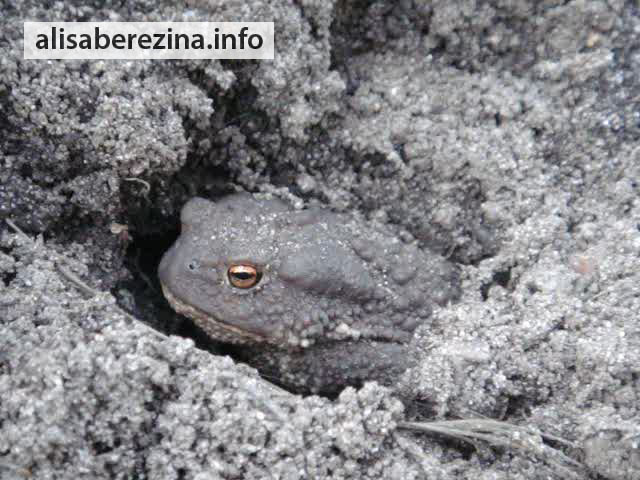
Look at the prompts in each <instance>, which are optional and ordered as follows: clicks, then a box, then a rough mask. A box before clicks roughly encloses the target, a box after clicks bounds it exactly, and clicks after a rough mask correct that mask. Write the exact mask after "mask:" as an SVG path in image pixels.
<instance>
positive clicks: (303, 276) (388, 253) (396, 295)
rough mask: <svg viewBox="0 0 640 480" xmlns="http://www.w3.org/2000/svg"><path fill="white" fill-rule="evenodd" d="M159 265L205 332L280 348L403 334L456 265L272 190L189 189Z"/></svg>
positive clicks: (167, 288)
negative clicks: (203, 192) (218, 197)
mask: <svg viewBox="0 0 640 480" xmlns="http://www.w3.org/2000/svg"><path fill="white" fill-rule="evenodd" d="M181 220H182V233H181V235H180V237H179V238H178V240H177V241H176V242H175V244H174V245H173V246H172V247H171V249H170V250H169V251H168V252H167V253H166V254H165V256H164V257H163V259H162V262H161V264H160V268H159V276H160V281H161V283H162V287H163V290H164V293H165V296H166V297H167V299H168V300H169V302H170V303H171V304H172V306H173V307H174V309H175V310H177V311H178V312H179V313H182V314H184V315H186V316H188V317H190V318H192V319H193V320H194V321H195V322H196V323H197V324H198V325H199V326H200V327H201V328H202V329H203V330H205V331H206V332H207V333H208V334H209V335H210V336H211V337H212V338H215V339H217V340H221V341H225V342H230V343H236V344H265V345H271V346H277V347H282V348H285V349H288V350H298V349H299V347H301V348H303V349H306V348H307V347H310V346H312V345H314V344H315V345H318V344H323V345H327V344H330V343H339V342H345V343H344V345H346V344H350V345H353V344H355V343H358V342H367V341H370V342H376V343H380V342H383V343H397V344H402V343H405V342H407V341H408V340H409V339H410V338H411V336H412V334H413V332H414V330H415V328H416V327H417V326H418V325H420V324H421V323H422V322H423V321H425V320H426V319H427V318H428V317H429V316H430V314H431V309H432V306H433V305H434V304H444V303H446V302H448V301H450V300H452V299H454V298H455V297H456V296H457V295H458V290H459V281H458V276H457V271H456V268H455V267H454V266H453V265H452V264H450V263H449V262H447V261H445V260H444V259H442V258H441V257H439V256H437V255H435V254H431V253H428V252H425V251H422V250H420V249H419V248H417V247H416V246H415V245H413V244H405V243H403V242H402V241H400V240H399V239H398V238H396V237H395V236H393V235H391V234H390V233H389V232H387V231H386V230H385V229H383V227H381V226H377V227H372V226H371V225H369V224H368V223H366V222H364V221H363V220H362V219H360V218H358V217H356V216H351V215H343V214H337V213H333V212H331V211H327V210H321V209H309V210H301V211H295V210H292V209H291V208H290V207H289V206H288V205H287V204H285V203H284V202H282V201H280V200H277V199H270V198H269V199H267V198H259V197H254V196H252V195H249V194H236V195H231V196H229V197H226V198H225V199H223V200H222V201H218V202H216V203H213V202H210V201H208V200H204V199H202V198H194V199H192V200H190V201H189V202H188V203H187V204H186V205H185V206H184V208H183V210H182V214H181Z"/></svg>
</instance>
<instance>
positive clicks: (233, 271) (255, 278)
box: [227, 265, 262, 288]
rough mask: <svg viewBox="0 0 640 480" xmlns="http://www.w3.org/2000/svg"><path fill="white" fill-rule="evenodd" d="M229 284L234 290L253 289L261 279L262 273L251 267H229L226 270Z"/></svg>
mask: <svg viewBox="0 0 640 480" xmlns="http://www.w3.org/2000/svg"><path fill="white" fill-rule="evenodd" d="M227 276H228V277H229V282H230V283H231V285H233V286H234V287H236V288H251V287H255V286H256V285H257V284H258V282H259V281H260V279H261V278H262V272H261V271H259V270H258V269H257V268H256V267H254V266H253V265H231V266H230V267H229V270H227Z"/></svg>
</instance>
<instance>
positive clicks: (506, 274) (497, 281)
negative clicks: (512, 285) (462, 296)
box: [480, 268, 511, 300]
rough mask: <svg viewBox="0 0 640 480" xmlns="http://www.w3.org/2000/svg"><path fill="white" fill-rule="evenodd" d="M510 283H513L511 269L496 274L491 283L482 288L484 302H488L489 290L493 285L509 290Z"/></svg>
mask: <svg viewBox="0 0 640 480" xmlns="http://www.w3.org/2000/svg"><path fill="white" fill-rule="evenodd" d="M509 282H511V268H507V269H506V270H500V271H498V272H495V273H494V274H493V276H492V277H491V281H490V282H488V283H485V284H484V285H482V287H480V293H481V294H482V300H487V299H488V298H489V289H490V288H491V287H492V286H493V285H500V286H501V287H503V288H509Z"/></svg>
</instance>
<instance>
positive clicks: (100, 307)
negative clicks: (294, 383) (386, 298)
mask: <svg viewBox="0 0 640 480" xmlns="http://www.w3.org/2000/svg"><path fill="white" fill-rule="evenodd" d="M106 3H107V5H106V6H104V7H103V8H101V9H95V8H94V7H88V6H82V7H73V6H69V5H67V3H63V2H58V3H54V4H51V5H49V6H45V5H42V2H29V1H22V2H20V1H18V2H2V3H1V4H0V17H2V23H1V24H0V155H1V159H2V169H1V170H0V219H2V222H1V224H0V278H1V279H2V282H3V283H2V290H1V291H0V478H2V479H5V478H6V479H14V478H15V479H20V478H34V479H54V478H74V479H84V478H86V479H89V478H122V479H129V478H136V479H144V478H149V479H156V478H157V479H197V480H205V479H218V478H220V479H240V478H246V479H258V478H279V479H297V478H350V479H351V478H353V479H355V478H370V479H373V478H408V479H422V478H425V479H448V478H465V479H474V480H489V479H503V478H504V479H507V478H508V479H543V478H544V479H548V478H552V479H556V478H558V479H567V478H592V479H607V480H614V479H615V480H618V479H638V478H640V318H639V314H638V312H640V273H639V272H640V268H639V266H640V200H639V195H638V191H639V182H640V142H639V140H640V110H638V108H639V105H640V56H639V54H638V52H639V51H640V33H639V32H640V12H639V10H638V7H637V5H636V3H635V2H623V1H619V0H608V1H596V0H592V1H586V0H585V1H578V0H576V1H570V2H563V1H554V0H545V1H524V0H488V1H478V2H475V1H466V0H465V1H459V2H447V1H439V0H438V1H433V2H419V1H415V2H414V1H399V2H356V1H342V2H332V1H317V0H301V1H297V2H284V1H278V2H269V1H264V2H261V1H260V0H257V1H250V2H222V1H220V2H218V1H213V0H212V1H210V2H195V1H193V2H187V4H188V6H182V5H176V2H173V1H171V2H162V3H161V2H152V1H137V2H126V5H123V3H125V2H106ZM186 18H188V19H190V20H216V21H222V20H246V21H251V20H254V21H259V20H274V21H275V22H276V51H277V60H276V61H273V62H239V61H238V62H223V63H220V62H178V61H171V62H122V61H111V62H107V61H104V62H83V61H68V62H62V61H52V62H43V61H24V60H22V58H21V57H22V21H24V20H47V21H55V20H59V21H72V20H84V21H87V20H105V19H110V20H121V21H140V20H183V19H186ZM145 182H146V183H145ZM234 188H238V189H239V188H242V189H248V190H251V191H262V192H272V193H274V194H276V195H279V196H280V197H282V198H284V199H287V200H289V201H292V202H293V203H294V204H296V205H302V204H303V203H304V202H306V203H309V204H312V203H320V204H324V205H327V206H330V207H332V208H334V209H336V210H339V211H359V212H362V213H363V214H364V215H366V216H367V217H370V218H376V219H378V220H379V221H383V222H387V223H388V224H389V225H390V228H392V229H393V230H394V231H395V232H396V233H397V234H399V235H401V236H403V237H405V238H415V239H418V240H419V241H420V243H421V245H422V246H423V247H425V248H427V247H428V248H432V249H435V250H437V251H439V252H440V253H442V254H444V255H447V256H449V257H450V258H451V259H452V260H453V261H456V262H458V263H459V264H460V265H462V268H463V275H464V279H463V282H464V284H463V297H462V299H461V300H460V301H459V302H458V303H456V304H454V305H450V306H448V307H446V308H439V309H437V310H436V311H435V314H434V317H433V320H432V321H431V322H430V323H429V324H428V325H425V326H424V327H423V328H421V330H420V331H419V334H418V336H417V338H416V339H415V341H416V345H418V347H419V348H420V349H421V352H422V355H423V358H421V360H420V362H419V365H418V366H417V367H415V368H412V369H411V370H409V371H407V372H406V373H405V374H404V375H403V377H402V378H399V379H398V382H397V385H395V386H394V387H393V388H382V387H380V386H378V385H376V384H373V383H371V384H367V385H365V386H364V387H363V388H361V389H360V390H355V389H353V388H348V389H346V390H344V391H343V393H342V394H341V395H340V396H339V397H338V398H337V399H327V398H322V397H316V396H308V397H303V396H300V395H296V394H294V393H289V392H286V391H282V390H280V389H279V388H277V387H274V386H272V385H271V384H270V383H268V382H267V381H266V380H264V379H262V378H260V376H259V375H258V374H257V372H256V371H255V370H253V369H252V368H249V367H247V366H245V365H242V364H236V363H234V362H233V360H231V359H230V358H229V357H224V356H220V355H215V354H212V353H211V352H209V351H205V350H202V349H200V348H197V347H196V346H195V344H194V341H193V340H192V339H190V338H182V337H180V336H176V335H170V336H169V335H167V333H171V332H172V330H171V328H169V327H163V321H162V319H160V318H159V317H157V316H156V315H155V313H154V312H155V311H154V310H149V309H148V308H147V304H145V303H143V302H141V301H140V300H136V299H139V298H142V297H141V296H140V295H138V293H139V292H138V291H137V290H140V291H143V290H145V288H146V287H145V286H144V285H142V284H143V283H144V282H142V280H140V279H141V275H140V273H139V272H136V271H133V270H135V267H132V265H135V263H133V262H126V263H125V261H124V259H125V251H126V246H127V244H128V243H129V241H130V240H133V242H134V245H135V247H136V248H137V249H139V250H140V249H153V248H160V247H159V246H158V245H156V244H154V241H157V239H165V240H164V241H165V242H166V241H167V239H168V240H169V241H170V237H171V235H175V231H176V229H177V227H178V225H177V212H178V211H179V208H180V207H181V205H182V204H183V203H184V201H185V200H186V199H187V198H189V197H190V196H192V195H194V194H196V193H198V194H200V195H204V196H209V197H211V198H215V197H219V196H221V195H222V194H224V193H225V192H228V191H230V190H232V189H234ZM4 219H10V220H12V221H13V222H15V224H16V225H17V226H18V227H20V228H21V229H22V230H23V231H24V232H25V233H26V234H27V237H25V236H23V235H21V234H18V233H15V232H14V231H13V230H12V229H10V228H9V226H8V224H7V223H6V222H5V221H4ZM114 223H115V224H120V225H127V226H128V228H129V237H130V238H127V236H126V235H124V234H122V233H120V234H117V233H113V232H117V231H118V227H117V225H115V226H114ZM172 232H173V233H172ZM145 268H146V270H145ZM145 268H143V270H145V272H146V273H147V274H148V275H152V273H153V268H152V267H145ZM131 275H133V277H131ZM74 278H78V279H81V281H82V282H84V284H86V286H84V287H83V286H82V285H81V284H80V283H79V282H78V281H77V280H74ZM131 278H133V279H138V280H139V281H138V282H137V283H136V281H133V282H131V281H129V282H128V283H123V281H124V280H127V279H129V280H130V279H131ZM110 292H111V293H110ZM116 297H117V298H118V299H119V301H120V303H121V304H123V303H127V301H125V300H123V299H129V300H128V305H129V306H130V307H131V308H129V310H130V311H131V312H132V313H131V314H129V313H126V312H125V311H124V310H123V309H122V308H121V307H120V306H118V304H116ZM154 302H155V303H157V304H160V303H161V302H162V299H161V298H160V296H159V294H157V295H156V297H155V300H154ZM154 302H150V304H153V303H154ZM150 312H151V313H150ZM152 327H154V328H152ZM401 400H402V401H401ZM470 418H473V419H478V418H481V419H486V418H491V419H496V420H501V421H504V422H508V423H509V424H513V425H518V426H521V427H524V428H525V430H509V431H508V432H507V433H506V434H504V435H506V436H505V437H502V438H503V439H506V440H505V441H504V444H506V446H505V445H503V444H500V445H498V446H496V445H495V443H500V442H491V441H489V440H486V439H485V440H482V439H476V440H475V441H474V443H473V444H467V443H464V442H461V441H455V440H451V438H447V436H446V435H445V436H442V435H440V436H439V435H433V434H426V433H424V432H414V431H411V430H407V429H405V428H403V427H406V426H407V425H406V424H405V423H403V422H405V421H417V422H432V421H438V422H440V421H444V420H456V419H470ZM451 425H453V424H451ZM543 433H544V434H546V435H547V436H543V435H542V434H543ZM551 437H557V438H555V440H554V439H553V438H551ZM560 439H563V440H566V441H567V442H569V444H565V443H564V442H562V441H560ZM492 443H493V445H492Z"/></svg>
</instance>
